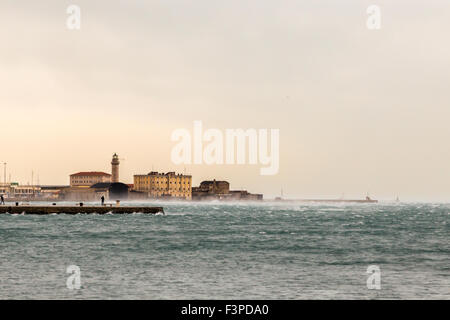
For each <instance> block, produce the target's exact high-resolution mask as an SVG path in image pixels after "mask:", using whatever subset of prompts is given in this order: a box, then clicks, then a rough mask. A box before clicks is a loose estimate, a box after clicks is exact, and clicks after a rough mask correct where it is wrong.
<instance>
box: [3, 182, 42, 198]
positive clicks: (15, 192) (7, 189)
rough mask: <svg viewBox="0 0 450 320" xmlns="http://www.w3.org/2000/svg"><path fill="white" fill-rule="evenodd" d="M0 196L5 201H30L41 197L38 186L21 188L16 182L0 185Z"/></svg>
mask: <svg viewBox="0 0 450 320" xmlns="http://www.w3.org/2000/svg"><path fill="white" fill-rule="evenodd" d="M0 194H2V195H3V196H4V197H5V198H6V199H32V198H37V197H40V196H41V187H39V186H21V185H19V184H18V183H16V182H12V183H6V184H5V183H2V184H0Z"/></svg>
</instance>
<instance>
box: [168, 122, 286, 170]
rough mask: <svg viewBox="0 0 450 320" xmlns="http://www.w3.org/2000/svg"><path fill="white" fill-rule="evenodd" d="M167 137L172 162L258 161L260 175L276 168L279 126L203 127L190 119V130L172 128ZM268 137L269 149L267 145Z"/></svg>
mask: <svg viewBox="0 0 450 320" xmlns="http://www.w3.org/2000/svg"><path fill="white" fill-rule="evenodd" d="M171 140H172V141H175V142H178V143H177V144H176V145H175V146H174V147H173V148H172V152H171V159H172V162H173V163H174V164H177V165H178V164H203V163H204V164H207V165H212V164H216V165H222V164H251V165H256V164H260V165H262V166H265V167H262V168H260V174H261V175H275V174H277V173H278V170H279V167H280V130H279V129H270V130H269V129H259V130H256V129H247V130H244V129H226V130H225V132H222V130H219V129H207V130H205V131H204V132H203V124H202V121H194V128H193V132H192V134H191V132H190V131H189V130H187V129H176V130H175V131H173V132H172V136H171ZM269 140H270V148H269Z"/></svg>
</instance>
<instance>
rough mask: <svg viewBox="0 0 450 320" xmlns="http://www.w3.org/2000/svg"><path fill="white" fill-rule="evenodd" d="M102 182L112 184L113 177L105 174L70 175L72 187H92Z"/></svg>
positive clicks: (96, 172) (81, 173) (80, 173)
mask: <svg viewBox="0 0 450 320" xmlns="http://www.w3.org/2000/svg"><path fill="white" fill-rule="evenodd" d="M100 182H111V175H110V174H109V173H105V172H99V171H90V172H78V173H74V174H71V175H70V186H71V187H90V186H92V185H94V184H96V183H100Z"/></svg>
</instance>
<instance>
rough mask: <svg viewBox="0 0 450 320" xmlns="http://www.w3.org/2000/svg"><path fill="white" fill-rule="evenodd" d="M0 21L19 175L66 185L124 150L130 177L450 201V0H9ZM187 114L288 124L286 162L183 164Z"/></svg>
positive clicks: (6, 114)
mask: <svg viewBox="0 0 450 320" xmlns="http://www.w3.org/2000/svg"><path fill="white" fill-rule="evenodd" d="M71 4H75V5H78V6H79V7H80V9H81V29H80V30H69V29H68V28H67V25H66V22H67V19H68V17H69V14H67V13H66V10H67V7H68V6H69V5H71ZM373 4H375V5H378V6H379V7H380V9H381V29H379V30H369V29H368V28H367V26H366V22H367V19H368V17H369V16H368V14H367V12H366V10H367V8H368V7H369V5H373ZM0 25H1V28H0V39H1V41H0V112H1V113H0V121H1V127H2V139H1V140H0V143H1V144H0V146H1V148H0V162H2V163H4V162H6V163H7V177H9V175H11V180H12V181H18V182H20V183H23V184H26V183H30V182H31V176H32V172H34V183H36V182H37V177H38V176H39V182H40V183H41V184H51V185H55V184H68V182H69V175H70V174H71V173H74V172H78V171H106V172H110V170H111V168H110V162H111V157H112V154H113V153H115V152H117V153H118V154H119V157H120V158H121V159H122V160H121V168H120V174H121V180H122V181H123V182H127V183H132V180H133V174H145V173H148V172H149V171H152V170H155V171H164V172H167V171H177V172H180V173H183V172H186V173H189V174H192V176H193V184H194V185H198V184H199V183H200V182H201V181H203V180H207V179H214V178H215V179H217V180H223V179H224V180H228V181H229V182H230V184H231V188H232V189H247V190H248V191H250V192H254V193H263V194H264V195H265V197H266V198H270V197H274V196H278V195H279V194H280V192H281V189H283V194H284V196H285V197H287V198H321V197H333V198H338V197H342V196H344V197H345V198H362V197H364V196H365V195H366V194H367V193H369V194H370V195H371V196H372V197H373V198H377V199H380V200H391V199H395V198H396V197H397V196H399V197H400V199H403V200H409V201H419V200H421V201H449V200H450V168H449V164H450V148H449V141H450V126H449V119H450V90H449V83H450V42H449V41H448V30H450V2H449V1H448V0H430V1H416V0H413V1H411V0H408V1H406V0H397V1H387V0H371V1H364V0H342V1H317V0H314V1H313V0H309V1H300V0H295V1H294V0H284V1H283V0H280V1H268V0H251V1H250V0H239V1H237V0H227V1H218V0H195V1H193V0H190V1H188V0H159V1H154V0H149V1H136V0H135V1H133V0H127V1H114V0H109V1H87V0H76V1H75V0H74V1H61V0H59V1H56V0H55V1H50V0H46V1H39V2H38V1H21V0H14V1H11V0H2V1H1V2H0ZM194 121H202V123H203V127H204V128H205V129H208V128H214V129H218V130H222V131H225V130H226V129H237V128H242V129H248V128H255V129H279V132H280V153H279V158H280V166H279V171H278V173H277V174H275V175H269V176H264V175H260V168H261V165H250V164H243V165H236V164H235V165H206V164H188V165H176V164H174V163H173V161H172V159H171V150H172V148H173V147H174V145H175V142H173V141H171V134H172V132H174V130H177V129H180V128H184V129H187V130H189V131H191V132H192V130H193V124H194ZM0 177H1V178H2V181H3V170H0Z"/></svg>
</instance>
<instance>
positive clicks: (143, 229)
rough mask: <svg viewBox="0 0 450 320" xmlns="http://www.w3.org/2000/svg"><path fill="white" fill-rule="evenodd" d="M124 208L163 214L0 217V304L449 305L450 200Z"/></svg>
mask: <svg viewBox="0 0 450 320" xmlns="http://www.w3.org/2000/svg"><path fill="white" fill-rule="evenodd" d="M121 205H149V206H151V205H158V206H161V205H162V206H164V209H165V212H166V215H148V214H130V215H120V214H108V215H95V214H91V215H86V214H78V215H65V214H59V215H47V216H35V215H10V214H3V215H0V298H1V299H450V241H449V240H450V237H449V235H450V225H449V222H450V204H439V203H436V204H433V203H378V204H305V203H303V204H302V203H275V202H274V203H266V202H264V203H222V202H216V203H181V202H180V203H174V202H165V203H161V202H153V203H122V204H121ZM73 265H75V266H78V267H79V270H80V273H79V279H80V283H81V287H80V289H69V287H68V284H67V282H68V281H67V280H68V278H69V277H71V276H72V275H71V274H70V273H67V272H66V271H67V268H68V267H69V266H73ZM369 266H378V267H379V270H380V274H379V277H380V278H379V279H380V286H379V289H369V288H368V284H367V279H368V277H370V276H371V274H369V273H367V269H368V267H369Z"/></svg>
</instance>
